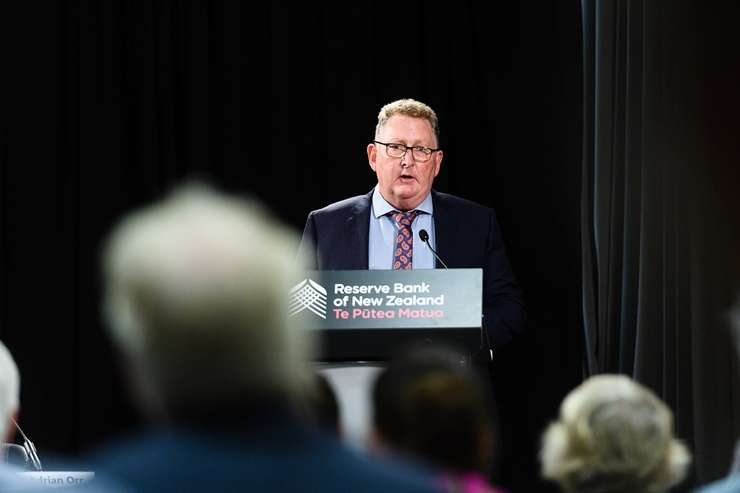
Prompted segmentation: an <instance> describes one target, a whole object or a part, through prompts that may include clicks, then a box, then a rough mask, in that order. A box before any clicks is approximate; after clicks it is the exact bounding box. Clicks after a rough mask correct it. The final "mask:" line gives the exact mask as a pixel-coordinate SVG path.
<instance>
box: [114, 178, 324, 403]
mask: <svg viewBox="0 0 740 493" xmlns="http://www.w3.org/2000/svg"><path fill="white" fill-rule="evenodd" d="M296 245H297V237H296V236H295V234H294V233H293V232H291V231H289V230H288V229H286V228H285V227H283V226H282V225H280V224H278V223H277V222H276V220H275V219H273V218H272V217H271V216H270V215H269V214H268V213H267V211H266V210H265V209H263V208H262V207H261V206H260V205H259V204H257V203H255V202H250V201H246V200H243V199H240V198H236V197H231V196H227V195H224V194H221V193H219V192H216V191H214V190H212V189H210V188H208V187H206V186H203V185H187V186H185V187H182V188H180V189H177V190H175V191H174V192H173V193H172V194H171V195H170V196H168V197H166V198H165V199H164V200H162V201H161V202H158V203H155V204H153V205H150V206H148V207H146V208H144V209H142V210H140V211H137V212H135V213H133V214H130V215H128V216H127V217H125V218H124V219H123V220H122V222H121V223H120V224H119V225H118V226H117V227H116V228H115V230H114V231H113V233H112V234H111V236H110V238H109V239H108V242H107V245H106V247H105V250H104V256H103V263H104V265H103V270H104V276H105V301H104V313H105V317H106V321H107V325H108V327H109V329H110V331H111V334H112V336H113V339H114V342H115V343H116V344H117V346H118V347H119V348H120V349H121V351H122V352H123V354H124V355H125V356H126V357H127V359H128V360H129V362H130V364H131V366H132V367H133V370H134V371H135V373H136V374H138V376H139V378H138V379H137V380H142V382H138V383H139V384H141V385H143V386H144V387H145V388H144V389H143V391H144V393H145V396H146V397H147V398H156V399H158V400H160V401H161V402H159V404H161V405H163V406H164V407H165V408H166V409H168V410H173V409H178V408H182V407H192V406H194V405H195V406H198V405H203V404H205V405H207V403H208V402H214V401H225V400H226V401H228V400H234V399H238V398H243V399H248V398H249V397H250V396H257V395H261V394H268V395H281V396H288V397H291V396H295V395H297V394H299V393H301V391H302V387H303V385H304V383H305V381H306V379H305V374H306V369H305V367H306V366H307V364H308V361H309V358H310V355H311V350H312V340H311V338H310V333H309V332H308V331H306V330H300V329H298V328H294V327H292V326H291V324H290V320H289V318H288V316H287V314H288V310H287V301H288V299H287V298H288V295H287V294H288V290H289V288H290V284H291V282H294V281H295V278H296V277H297V269H298V268H299V265H296V262H295V252H296Z"/></svg>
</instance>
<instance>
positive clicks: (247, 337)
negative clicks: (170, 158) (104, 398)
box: [90, 187, 434, 493]
mask: <svg viewBox="0 0 740 493" xmlns="http://www.w3.org/2000/svg"><path fill="white" fill-rule="evenodd" d="M294 240H297V238H294V237H293V234H292V233H291V232H289V231H288V230H287V229H286V228H284V227H282V226H280V225H278V224H276V223H275V222H274V221H273V220H272V219H271V218H270V217H269V216H268V215H267V214H266V213H265V211H264V210H262V209H261V208H260V207H257V206H256V205H254V204H250V203H247V202H245V201H241V200H238V199H236V198H232V197H226V196H223V195H220V194H218V193H216V192H214V191H212V190H209V189H207V188H203V187H188V188H185V189H184V190H180V191H177V192H176V193H174V194H173V195H172V196H171V197H169V198H167V199H166V200H164V201H163V202H161V203H158V204H155V205H153V206H151V207H148V208H146V209H144V210H142V211H140V212H137V213H135V214H133V215H131V216H129V217H127V218H126V219H125V220H124V221H123V222H122V223H121V224H120V225H119V226H118V227H117V228H116V230H115V231H114V232H113V234H112V236H111V238H110V240H109V242H108V244H107V246H106V250H105V254H104V275H105V314H106V317H107V321H108V326H109V328H110V330H111V333H112V336H113V340H114V342H115V344H116V346H117V348H118V349H119V350H120V351H121V353H122V355H123V356H124V361H125V362H126V363H127V365H128V367H129V368H128V370H129V371H128V373H129V374H130V375H131V376H132V378H133V383H134V385H133V388H134V389H136V390H137V391H138V394H137V395H138V399H137V401H138V403H139V404H140V405H141V407H142V408H143V409H144V411H145V412H146V414H147V415H148V416H149V417H150V418H151V419H152V422H153V428H152V429H151V430H150V431H148V432H147V433H145V434H143V435H141V436H137V437H132V438H130V439H128V440H126V441H124V442H123V443H119V444H116V445H112V446H109V447H108V448H107V450H104V451H102V452H99V453H98V454H96V455H95V456H94V457H93V458H92V460H91V464H90V465H91V468H92V469H94V470H95V471H96V473H97V475H98V476H99V478H100V479H101V480H108V481H113V482H114V483H116V484H120V485H122V486H123V487H124V488H130V489H131V490H133V491H138V492H161V491H260V492H270V491H276V492H277V491H279V492H291V491H301V492H313V491H316V492H319V491H320V492H328V493H331V492H337V493H338V492H340V491H342V492H344V491H354V492H371V491H373V492H375V491H384V492H399V493H400V492H417V493H431V492H432V491H434V489H433V488H432V487H431V486H430V485H429V484H428V481H427V480H426V479H425V478H420V477H417V476H416V475H413V474H412V473H411V472H409V471H406V470H401V469H400V468H397V467H393V466H390V465H387V464H383V465H381V464H377V463H374V462H372V461H371V460H369V459H367V458H364V457H360V456H358V455H357V454H356V453H354V452H351V451H349V450H347V449H345V448H344V447H342V446H341V445H340V444H339V442H338V441H337V440H336V438H334V437H332V436H330V434H325V433H322V432H320V431H319V429H318V427H317V426H315V425H312V424H311V423H309V422H307V421H306V419H305V417H304V416H303V413H302V412H301V411H302V410H303V411H305V410H306V406H307V402H306V401H305V400H306V396H307V395H308V394H309V392H308V391H309V390H310V389H309V388H308V386H309V385H311V384H312V383H313V382H314V379H313V378H311V376H312V375H313V371H312V370H311V369H310V362H309V356H310V354H311V347H312V345H313V339H312V338H313V335H312V332H310V331H306V330H301V329H299V328H296V327H293V326H292V325H291V324H290V319H289V318H288V315H287V313H288V310H287V305H288V303H287V301H288V291H289V287H290V285H291V283H292V282H293V281H295V276H296V275H297V272H296V268H297V266H295V265H293V262H291V261H289V260H288V259H291V258H292V257H293V255H294V252H295V246H296V243H297V241H294ZM96 481H97V479H96ZM96 488H100V486H96ZM126 491H129V490H126Z"/></svg>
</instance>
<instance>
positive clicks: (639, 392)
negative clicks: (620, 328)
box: [540, 375, 691, 493]
mask: <svg viewBox="0 0 740 493" xmlns="http://www.w3.org/2000/svg"><path fill="white" fill-rule="evenodd" d="M540 459H541V461H542V474H543V476H544V477H545V478H548V479H551V480H553V481H555V482H557V483H558V484H559V485H560V486H561V488H562V489H563V490H564V491H566V492H574V493H592V492H593V493H596V492H599V493H607V492H608V493H626V492H632V493H646V492H651V493H659V492H665V491H668V489H669V488H670V487H671V486H673V485H674V484H677V483H679V482H680V481H681V480H682V479H683V478H684V477H685V475H686V470H687V467H688V465H689V463H690V462H691V456H690V454H689V452H688V450H687V449H686V447H684V445H683V444H681V443H680V442H679V441H677V440H676V439H675V438H674V436H673V414H672V413H671V411H670V409H668V407H667V406H666V405H665V404H664V403H663V402H662V401H661V400H660V399H658V398H657V397H656V396H655V394H653V393H652V392H651V391H650V390H649V389H647V388H646V387H643V386H642V385H640V384H638V383H636V382H634V381H632V380H631V379H629V378H627V377H625V376H621V375H599V376H595V377H591V378H589V379H588V380H586V381H585V382H584V383H583V384H581V385H580V386H578V387H577V388H576V389H574V390H573V391H572V392H571V393H570V394H568V396H567V397H566V398H565V400H564V401H563V403H562V405H561V407H560V417H559V419H558V421H556V422H555V423H552V424H551V425H550V426H549V428H548V429H547V431H546V432H545V434H544V437H543V445H542V450H541V453H540Z"/></svg>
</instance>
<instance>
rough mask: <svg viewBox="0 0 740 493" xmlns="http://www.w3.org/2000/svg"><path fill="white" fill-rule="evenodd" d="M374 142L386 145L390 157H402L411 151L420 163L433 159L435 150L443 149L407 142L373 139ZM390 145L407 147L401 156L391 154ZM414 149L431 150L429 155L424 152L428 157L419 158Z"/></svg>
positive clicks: (386, 151)
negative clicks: (409, 144) (413, 144)
mask: <svg viewBox="0 0 740 493" xmlns="http://www.w3.org/2000/svg"><path fill="white" fill-rule="evenodd" d="M373 144H382V145H384V146H385V153H386V154H387V155H388V157H390V158H393V159H398V158H402V157H404V156H405V155H406V153H407V152H409V151H411V155H412V156H414V160H416V161H419V162H420V163H426V162H427V161H429V160H430V159H432V154H434V153H435V152H438V151H441V150H442V149H441V148H439V147H438V148H436V149H432V148H431V147H424V146H407V145H405V144H399V143H398V142H380V141H379V140H374V141H373ZM388 146H399V147H405V148H406V149H405V150H404V151H403V154H401V155H400V156H391V155H390V154H389V153H388ZM414 150H419V151H429V155H427V154H424V155H425V156H426V157H425V158H424V159H419V158H418V157H416V155H415V154H414Z"/></svg>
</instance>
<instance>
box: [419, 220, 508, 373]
mask: <svg viewBox="0 0 740 493" xmlns="http://www.w3.org/2000/svg"><path fill="white" fill-rule="evenodd" d="M419 239H421V241H423V242H424V243H426V245H427V246H428V247H429V249H430V250H431V251H432V253H433V254H434V256H435V258H436V259H437V260H439V263H440V264H442V265H443V266H444V268H445V269H449V267H447V264H445V263H444V261H443V260H442V259H441V258H439V255H437V252H435V251H434V248H432V245H430V244H429V233H427V230H426V229H422V230H421V231H419ZM481 318H482V315H481ZM484 337H485V345H486V346H487V347H488V355H487V356H488V357H489V358H490V361H493V348H492V347H491V341H490V339H489V338H488V329H486V328H485V327H484V325H483V324H482V323H481V327H480V345H481V349H483V347H484Z"/></svg>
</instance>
